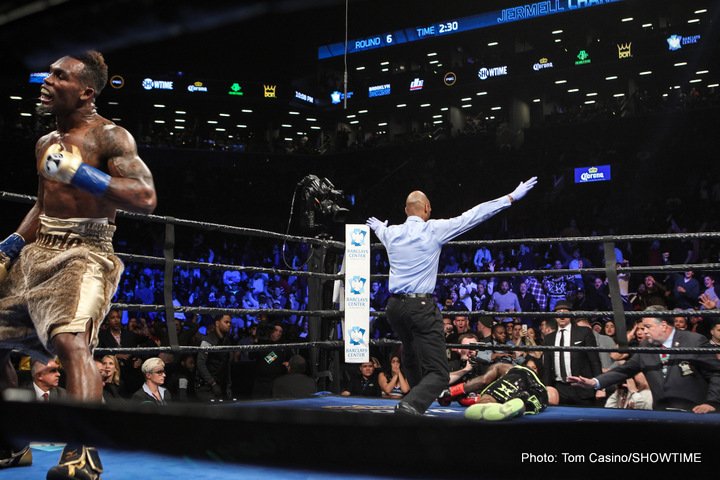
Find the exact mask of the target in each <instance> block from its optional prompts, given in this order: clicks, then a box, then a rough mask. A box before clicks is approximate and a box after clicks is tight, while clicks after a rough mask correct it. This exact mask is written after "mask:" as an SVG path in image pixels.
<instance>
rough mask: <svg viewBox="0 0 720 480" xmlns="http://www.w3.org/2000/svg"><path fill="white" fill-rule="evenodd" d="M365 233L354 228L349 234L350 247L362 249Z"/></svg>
mask: <svg viewBox="0 0 720 480" xmlns="http://www.w3.org/2000/svg"><path fill="white" fill-rule="evenodd" d="M366 236H367V232H366V231H365V230H362V229H360V228H356V229H354V230H353V231H352V233H351V234H350V245H352V246H353V247H362V246H363V245H364V244H365V237H366Z"/></svg>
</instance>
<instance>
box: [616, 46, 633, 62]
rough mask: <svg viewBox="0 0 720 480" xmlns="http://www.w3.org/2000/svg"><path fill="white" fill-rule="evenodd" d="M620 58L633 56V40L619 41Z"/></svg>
mask: <svg viewBox="0 0 720 480" xmlns="http://www.w3.org/2000/svg"><path fill="white" fill-rule="evenodd" d="M617 49H618V58H630V57H632V42H628V43H618V44H617Z"/></svg>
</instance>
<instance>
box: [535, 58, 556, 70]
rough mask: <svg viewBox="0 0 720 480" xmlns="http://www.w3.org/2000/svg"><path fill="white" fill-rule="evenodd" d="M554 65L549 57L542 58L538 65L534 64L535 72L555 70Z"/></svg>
mask: <svg viewBox="0 0 720 480" xmlns="http://www.w3.org/2000/svg"><path fill="white" fill-rule="evenodd" d="M553 67H554V65H553V63H552V62H551V61H550V59H549V58H547V57H542V58H541V59H540V60H538V61H537V62H536V63H534V64H533V70H535V71H536V72H537V71H540V70H545V69H546V68H553Z"/></svg>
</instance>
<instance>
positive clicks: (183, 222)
mask: <svg viewBox="0 0 720 480" xmlns="http://www.w3.org/2000/svg"><path fill="white" fill-rule="evenodd" d="M0 200H10V201H13V202H19V203H35V202H36V201H37V197H35V196H32V195H22V194H18V193H11V192H4V191H0ZM117 213H118V215H119V216H121V217H124V218H132V219H135V220H142V221H147V222H151V223H162V224H168V223H169V224H172V225H176V226H181V227H191V228H198V229H201V230H207V231H214V232H222V233H232V234H235V235H247V236H249V237H265V238H273V239H276V240H287V241H293V242H298V243H310V244H314V245H322V246H326V247H335V248H340V249H342V248H345V243H344V242H338V241H333V240H326V239H321V238H311V237H301V236H294V235H285V234H282V233H276V232H269V231H266V230H259V229H256V228H245V227H234V226H231V225H222V224H220V223H210V222H198V221H195V220H187V219H182V218H174V217H163V216H161V215H151V214H146V213H136V212H128V211H125V210H118V211H117Z"/></svg>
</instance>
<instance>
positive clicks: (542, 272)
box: [370, 263, 720, 278]
mask: <svg viewBox="0 0 720 480" xmlns="http://www.w3.org/2000/svg"><path fill="white" fill-rule="evenodd" d="M688 270H693V271H710V270H720V263H690V264H676V265H657V266H652V265H647V266H634V267H617V272H618V273H633V272H634V273H642V272H686V271H688ZM591 273H601V274H604V273H606V270H605V269H604V268H600V267H593V268H574V269H571V268H564V269H563V268H556V269H538V270H514V271H512V270H498V271H495V272H454V273H438V274H437V276H438V278H470V277H472V278H476V277H477V278H491V277H519V276H535V277H545V276H558V275H575V274H591ZM389 276H390V275H389V274H387V273H377V274H372V275H370V278H388V277H389Z"/></svg>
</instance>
